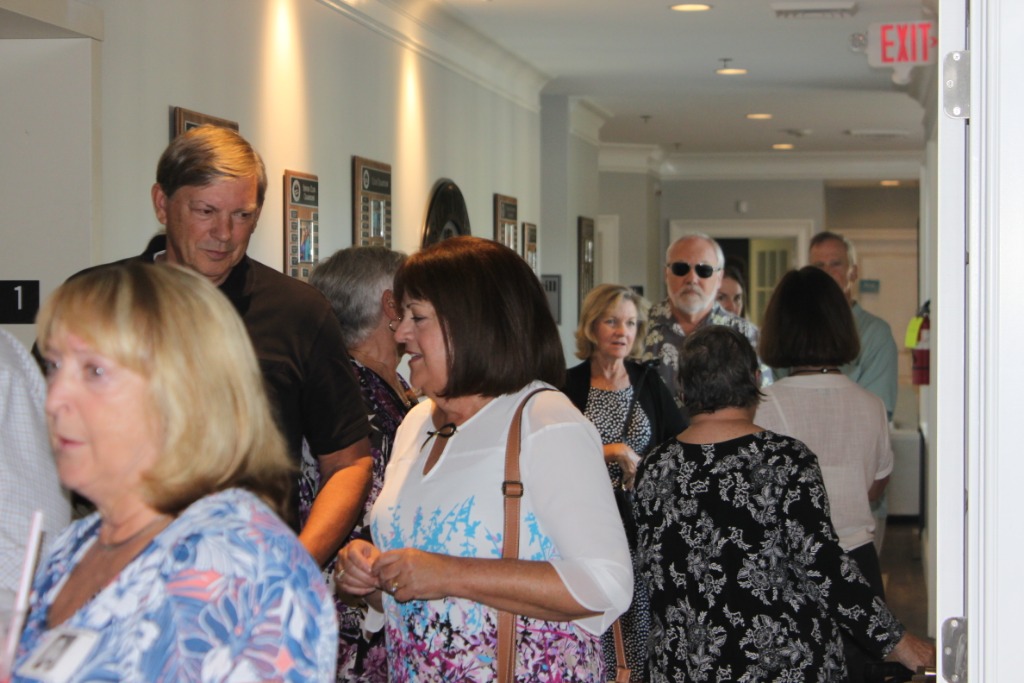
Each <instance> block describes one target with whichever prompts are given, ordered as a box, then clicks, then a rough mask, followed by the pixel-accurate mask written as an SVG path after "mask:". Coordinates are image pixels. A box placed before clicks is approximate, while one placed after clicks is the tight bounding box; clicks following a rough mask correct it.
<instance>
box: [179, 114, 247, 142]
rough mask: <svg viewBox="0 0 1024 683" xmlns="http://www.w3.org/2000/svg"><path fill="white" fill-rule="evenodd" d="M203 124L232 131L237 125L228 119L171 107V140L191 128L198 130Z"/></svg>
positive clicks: (236, 128) (235, 129)
mask: <svg viewBox="0 0 1024 683" xmlns="http://www.w3.org/2000/svg"><path fill="white" fill-rule="evenodd" d="M205 124H210V125H213V126H220V127H222V128H230V129H231V130H234V131H237V130H238V123H237V122H235V121H229V120H228V119H222V118H220V117H217V116H210V115H209V114H200V113H199V112H197V111H192V110H191V109H185V108H184V107H171V139H172V140H173V139H174V138H176V137H178V136H179V135H181V134H182V133H184V132H185V131H187V130H192V129H193V128H198V127H199V126H202V125H205Z"/></svg>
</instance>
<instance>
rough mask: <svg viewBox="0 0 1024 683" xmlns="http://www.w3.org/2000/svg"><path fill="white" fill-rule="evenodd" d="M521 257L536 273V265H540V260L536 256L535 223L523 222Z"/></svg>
mask: <svg viewBox="0 0 1024 683" xmlns="http://www.w3.org/2000/svg"><path fill="white" fill-rule="evenodd" d="M523 258H524V259H526V262H527V263H529V264H530V267H531V268H533V272H535V273H538V271H537V266H539V265H540V260H539V259H538V257H537V224H536V223H525V222H524V223H523ZM538 274H539V273H538Z"/></svg>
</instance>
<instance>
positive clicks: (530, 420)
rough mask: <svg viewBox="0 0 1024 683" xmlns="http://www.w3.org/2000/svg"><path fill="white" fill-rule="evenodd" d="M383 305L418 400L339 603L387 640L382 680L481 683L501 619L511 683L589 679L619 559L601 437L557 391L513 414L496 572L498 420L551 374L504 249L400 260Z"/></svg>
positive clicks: (540, 305) (352, 552)
mask: <svg viewBox="0 0 1024 683" xmlns="http://www.w3.org/2000/svg"><path fill="white" fill-rule="evenodd" d="M395 294H396V296H397V297H398V298H399V299H400V301H401V303H402V312H403V318H402V322H401V323H400V324H399V325H398V327H397V332H396V333H395V339H396V340H397V341H398V342H400V343H403V344H405V348H406V353H408V354H409V370H410V381H411V383H412V385H413V386H414V387H416V388H417V389H420V390H422V391H423V393H424V394H425V395H426V396H427V397H428V399H429V400H426V401H424V402H422V403H420V404H419V405H418V406H417V407H416V408H414V409H413V410H412V412H410V413H409V415H408V416H407V417H406V419H405V421H404V422H403V423H402V425H401V426H400V427H399V429H398V433H397V435H396V439H395V445H394V449H393V451H392V459H391V463H390V464H389V465H388V468H387V471H386V473H385V481H384V489H383V490H382V491H381V494H380V497H379V498H378V499H377V502H376V504H375V505H374V508H373V513H372V520H371V530H372V533H373V544H370V543H366V542H353V543H350V544H349V545H347V546H346V547H345V548H343V549H342V551H341V553H340V560H341V561H340V566H341V569H340V571H339V574H340V579H339V582H338V585H339V590H341V591H342V592H343V593H344V594H347V595H349V596H352V597H353V598H361V599H365V600H366V601H367V602H368V603H369V605H370V607H371V610H370V613H369V617H368V619H367V628H375V627H376V628H379V627H381V625H383V627H384V628H385V632H386V636H387V643H388V665H389V670H390V679H391V680H392V681H411V680H423V681H437V680H460V681H492V680H494V678H495V653H496V642H497V626H496V624H497V612H498V610H502V611H506V612H511V613H512V614H514V615H516V617H515V623H516V643H517V645H516V652H517V656H516V666H515V671H514V677H515V678H516V679H517V680H522V681H528V680H541V679H544V680H549V679H550V680H559V679H560V680H574V681H593V682H595V683H596V682H598V681H603V680H604V678H603V672H602V669H603V666H602V661H601V650H600V638H599V636H600V634H601V633H602V632H604V631H605V630H606V629H607V628H608V627H609V626H610V625H611V624H612V622H613V621H614V620H615V618H616V617H618V615H619V614H620V613H621V612H622V611H624V610H625V608H626V607H627V606H628V605H629V602H630V597H631V593H632V585H633V584H632V570H631V566H630V558H629V550H628V547H627V544H626V537H625V533H624V532H623V529H622V523H621V520H620V519H619V514H618V511H617V509H616V506H615V501H614V499H613V496H612V491H611V487H609V486H608V475H607V471H606V469H605V465H604V458H603V455H602V446H601V440H600V438H599V437H598V435H597V432H596V431H595V430H594V428H593V426H592V425H591V424H590V422H589V421H587V420H586V419H585V418H584V417H583V416H582V415H581V414H580V412H579V411H578V410H577V409H576V408H574V407H573V405H572V404H571V403H570V402H569V400H568V399H567V398H566V397H565V396H564V395H562V394H560V393H558V392H555V391H543V392H541V393H539V394H538V395H536V396H534V397H533V398H531V399H530V400H529V402H528V403H527V404H526V409H525V411H524V413H523V422H522V430H521V432H522V446H521V455H520V467H521V479H522V481H523V485H524V493H523V496H522V498H521V501H520V503H521V511H520V517H519V518H520V534H519V536H520V547H519V559H501V552H502V545H503V542H504V538H503V530H502V524H503V505H504V503H503V496H502V481H503V480H504V460H505V446H506V439H507V436H508V432H509V426H510V422H511V420H512V416H513V413H514V412H515V409H516V407H517V406H518V405H519V403H520V402H521V401H522V400H523V398H524V397H526V396H527V395H528V394H530V393H531V392H532V391H534V390H535V389H538V388H542V389H550V388H552V387H555V386H559V385H560V384H561V382H562V377H563V375H564V372H565V361H564V357H563V355H562V349H561V343H560V340H559V338H558V333H557V329H556V327H555V323H554V320H553V319H552V318H551V314H550V312H549V310H548V307H547V301H546V298H545V295H544V292H543V289H542V288H541V285H540V283H539V281H538V280H537V278H536V276H535V275H534V274H533V272H532V271H531V270H530V268H529V266H527V264H526V262H525V261H523V259H522V258H520V257H519V256H518V255H517V254H516V253H515V252H513V251H512V250H510V249H508V248H507V247H505V246H502V245H500V244H498V243H496V242H493V241H491V240H485V239H479V238H473V237H456V238H452V239H448V240H445V241H443V242H440V243H438V244H435V245H433V246H431V247H428V248H426V249H424V250H423V251H421V252H419V253H417V254H414V255H413V256H411V257H410V258H409V259H408V261H407V262H406V263H405V264H404V265H403V266H402V268H401V269H400V270H399V272H398V274H397V276H396V278H395Z"/></svg>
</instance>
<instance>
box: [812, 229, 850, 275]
mask: <svg viewBox="0 0 1024 683" xmlns="http://www.w3.org/2000/svg"><path fill="white" fill-rule="evenodd" d="M829 240H835V241H836V242H842V243H843V246H844V247H846V260H847V261H849V263H850V265H851V266H855V265H857V247H855V246H853V242H851V241H850V240H849V239H848V238H846V237H845V236H843V235H840V234H839V233H838V232H830V231H828V230H823V231H822V232H819V233H818V234H817V235H815V236H814V237H812V238H811V243H810V245H808V247H807V248H808V250H811V249H813V248H814V247H816V246H818V245H819V244H821V243H822V242H828V241H829Z"/></svg>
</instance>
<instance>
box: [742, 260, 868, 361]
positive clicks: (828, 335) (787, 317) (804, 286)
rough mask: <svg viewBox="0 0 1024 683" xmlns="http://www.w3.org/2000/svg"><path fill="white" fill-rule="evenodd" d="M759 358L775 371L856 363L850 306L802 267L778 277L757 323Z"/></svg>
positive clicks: (827, 280)
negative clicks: (759, 341)
mask: <svg viewBox="0 0 1024 683" xmlns="http://www.w3.org/2000/svg"><path fill="white" fill-rule="evenodd" d="M760 352H761V359H762V360H763V361H764V362H765V363H767V364H768V365H770V366H772V367H775V368H792V367H795V366H798V365H843V364H844V363H849V362H850V361H852V360H853V359H855V358H856V357H857V354H859V353H860V338H859V337H858V335H857V325H856V323H855V322H854V321H853V313H852V312H851V311H850V303H849V302H848V301H847V300H846V296H845V295H844V294H843V291H842V290H841V289H840V288H839V285H837V284H836V282H835V280H833V279H832V277H831V276H830V275H829V274H828V273H826V272H825V271H823V270H821V269H820V268H815V267H814V266H805V267H803V268H801V269H800V270H791V271H789V272H788V273H786V274H785V275H783V276H782V279H781V280H779V284H777V285H776V286H775V291H774V292H773V293H772V298H771V300H770V301H769V302H768V308H767V309H765V312H764V318H763V319H762V321H761V346H760Z"/></svg>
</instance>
